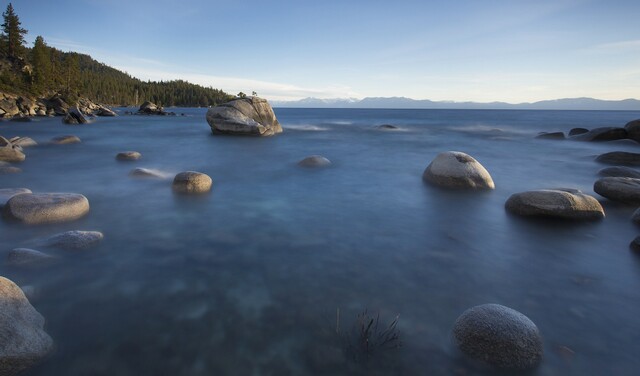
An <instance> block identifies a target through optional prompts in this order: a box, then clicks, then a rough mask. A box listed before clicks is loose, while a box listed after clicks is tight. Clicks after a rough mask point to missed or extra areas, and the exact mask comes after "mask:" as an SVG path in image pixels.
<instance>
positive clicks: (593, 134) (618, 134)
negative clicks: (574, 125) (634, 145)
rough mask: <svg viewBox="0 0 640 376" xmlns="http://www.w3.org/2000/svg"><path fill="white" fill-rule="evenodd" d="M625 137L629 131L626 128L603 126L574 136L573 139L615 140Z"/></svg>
mask: <svg viewBox="0 0 640 376" xmlns="http://www.w3.org/2000/svg"><path fill="white" fill-rule="evenodd" d="M625 138H627V131H626V130H625V129H624V128H616V127H602V128H594V129H592V130H590V131H588V132H586V133H582V134H579V135H576V136H573V137H572V138H571V139H573V140H578V141H614V140H622V139H625Z"/></svg>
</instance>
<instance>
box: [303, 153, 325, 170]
mask: <svg viewBox="0 0 640 376" xmlns="http://www.w3.org/2000/svg"><path fill="white" fill-rule="evenodd" d="M329 165H331V161H330V160H328V159H327V158H325V157H323V156H321V155H311V156H308V157H306V158H305V159H303V160H301V161H299V162H298V166H301V167H327V166H329Z"/></svg>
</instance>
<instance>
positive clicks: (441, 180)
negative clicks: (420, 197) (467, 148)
mask: <svg viewBox="0 0 640 376" xmlns="http://www.w3.org/2000/svg"><path fill="white" fill-rule="evenodd" d="M422 178H423V179H424V180H425V181H427V182H429V183H432V184H435V185H437V186H440V187H444V188H455V189H459V188H462V189H494V188H495V184H494V183H493V179H492V178H491V175H489V172H488V171H487V170H486V169H485V168H484V167H483V166H482V165H481V164H480V162H478V161H477V160H475V159H474V158H473V157H471V156H470V155H468V154H465V153H462V152H459V151H447V152H444V153H440V154H438V155H437V156H436V158H435V159H434V160H433V161H432V162H431V163H430V164H429V166H427V168H426V169H425V170H424V173H423V174H422Z"/></svg>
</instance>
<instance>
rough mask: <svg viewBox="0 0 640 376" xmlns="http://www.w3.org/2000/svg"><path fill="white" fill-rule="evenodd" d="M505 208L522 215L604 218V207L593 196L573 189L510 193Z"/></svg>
mask: <svg viewBox="0 0 640 376" xmlns="http://www.w3.org/2000/svg"><path fill="white" fill-rule="evenodd" d="M505 208H506V209H507V210H508V211H509V212H511V213H514V214H517V215H522V216H537V217H556V218H566V219H584V220H592V219H600V218H604V209H602V205H600V203H599V202H598V200H596V199H595V198H594V197H592V196H589V195H586V194H584V193H582V192H580V191H578V190H574V189H544V190H538V191H528V192H521V193H516V194H514V195H511V197H509V199H508V200H507V202H506V203H505Z"/></svg>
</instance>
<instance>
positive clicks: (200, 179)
mask: <svg viewBox="0 0 640 376" xmlns="http://www.w3.org/2000/svg"><path fill="white" fill-rule="evenodd" d="M212 184H213V180H211V177H209V175H207V174H203V173H201V172H196V171H185V172H181V173H179V174H177V175H176V176H175V178H174V179H173V191H174V192H176V193H182V194H194V193H196V194H197V193H206V192H209V191H210V190H211V185H212Z"/></svg>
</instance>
